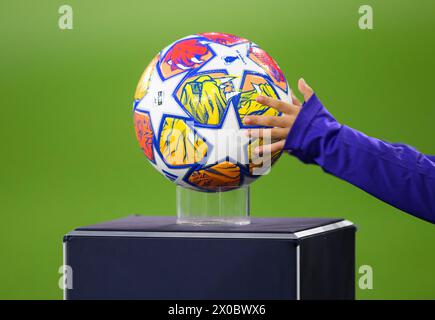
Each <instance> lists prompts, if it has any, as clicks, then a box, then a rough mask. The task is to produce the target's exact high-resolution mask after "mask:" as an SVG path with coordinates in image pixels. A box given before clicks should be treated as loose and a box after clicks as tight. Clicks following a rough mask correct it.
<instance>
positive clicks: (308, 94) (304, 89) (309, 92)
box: [298, 78, 314, 101]
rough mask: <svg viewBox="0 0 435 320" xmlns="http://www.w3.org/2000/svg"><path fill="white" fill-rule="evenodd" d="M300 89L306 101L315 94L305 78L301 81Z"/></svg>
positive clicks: (299, 82)
mask: <svg viewBox="0 0 435 320" xmlns="http://www.w3.org/2000/svg"><path fill="white" fill-rule="evenodd" d="M298 89H299V91H300V92H301V93H302V95H303V96H304V100H305V101H308V100H309V99H310V98H311V96H312V95H313V93H314V91H313V89H311V87H310V86H309V85H308V84H307V83H306V82H305V80H304V78H300V79H299V81H298Z"/></svg>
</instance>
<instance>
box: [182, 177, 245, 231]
mask: <svg viewBox="0 0 435 320" xmlns="http://www.w3.org/2000/svg"><path fill="white" fill-rule="evenodd" d="M176 193H177V194H176V199H177V200H176V201H177V223H188V224H195V225H207V224H230V225H247V224H250V223H251V217H250V194H249V186H242V187H240V188H238V189H235V190H231V191H225V192H200V191H195V190H191V189H187V188H183V187H180V186H177V191H176Z"/></svg>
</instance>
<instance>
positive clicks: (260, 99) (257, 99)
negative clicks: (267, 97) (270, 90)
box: [255, 96, 263, 102]
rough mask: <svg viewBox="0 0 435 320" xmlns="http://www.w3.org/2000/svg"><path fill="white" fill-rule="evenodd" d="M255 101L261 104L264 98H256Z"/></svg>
mask: <svg viewBox="0 0 435 320" xmlns="http://www.w3.org/2000/svg"><path fill="white" fill-rule="evenodd" d="M255 100H256V101H257V102H261V101H262V100H263V97H262V96H257V98H255Z"/></svg>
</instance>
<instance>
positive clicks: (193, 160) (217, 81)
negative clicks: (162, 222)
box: [134, 32, 290, 192]
mask: <svg viewBox="0 0 435 320" xmlns="http://www.w3.org/2000/svg"><path fill="white" fill-rule="evenodd" d="M258 95H266V96H270V97H273V98H276V99H280V100H283V101H286V102H290V98H289V96H290V94H289V87H288V83H287V81H286V79H285V77H284V75H283V73H282V71H281V70H280V68H279V67H278V65H277V63H276V62H275V61H274V60H273V59H272V57H271V56H269V55H268V54H267V53H266V52H265V51H264V50H263V49H261V48H260V47H259V46H258V45H256V44H255V43H253V42H250V41H249V40H247V39H244V38H240V37H237V36H234V35H230V34H224V33H216V32H209V33H200V34H196V35H191V36H187V37H185V38H182V39H180V40H178V41H175V42H174V43H172V44H171V45H169V46H168V47H166V48H165V49H163V50H162V51H161V52H159V53H158V54H157V55H156V56H155V57H154V58H153V59H152V61H151V63H150V64H149V65H148V66H147V68H146V69H145V71H144V72H143V74H142V76H141V78H140V80H139V83H138V85H137V89H136V92H135V96H134V124H135V130H136V136H137V139H138V141H139V144H140V147H141V149H142V150H143V152H144V154H145V156H146V157H147V158H148V160H149V162H150V163H151V164H152V165H153V166H154V168H156V169H157V170H158V171H159V172H160V173H161V174H163V175H164V176H165V177H166V178H168V179H169V180H171V181H173V182H175V183H176V184H177V185H181V186H183V187H187V188H191V189H195V190H199V191H207V192H216V191H227V190H232V189H236V188H239V187H241V186H243V185H246V184H249V183H251V182H252V181H254V180H256V178H258V177H259V176H261V175H264V174H265V173H267V172H268V171H269V169H270V167H271V165H272V164H273V163H274V162H275V161H276V160H277V159H278V158H279V156H280V152H276V153H274V154H272V155H269V157H268V158H267V156H265V155H262V157H263V158H261V157H259V156H258V155H255V153H254V152H253V149H254V148H255V147H256V146H258V145H261V144H263V143H266V141H265V140H267V139H266V138H265V137H262V138H250V137H248V136H247V135H246V131H247V129H248V128H253V127H252V126H248V125H245V124H244V123H243V119H244V117H245V116H246V115H272V116H280V113H279V112H278V111H276V110H275V109H272V108H269V107H267V106H264V105H261V104H259V103H258V102H256V100H255V98H256V97H257V96H258ZM268 143H270V141H269V142H268Z"/></svg>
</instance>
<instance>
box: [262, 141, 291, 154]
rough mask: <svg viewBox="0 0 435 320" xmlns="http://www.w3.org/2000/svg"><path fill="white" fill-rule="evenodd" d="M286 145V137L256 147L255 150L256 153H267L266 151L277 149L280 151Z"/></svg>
mask: <svg viewBox="0 0 435 320" xmlns="http://www.w3.org/2000/svg"><path fill="white" fill-rule="evenodd" d="M284 145H285V139H283V140H280V141H278V142H275V143H271V144H266V145H263V146H259V147H256V148H255V150H254V152H255V153H256V154H265V153H275V152H277V151H280V150H282V149H283V148H284Z"/></svg>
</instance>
